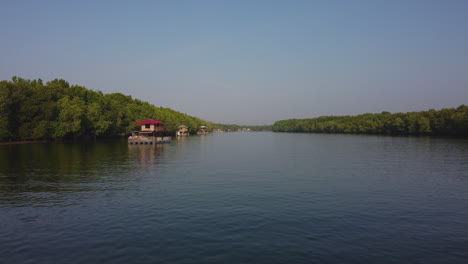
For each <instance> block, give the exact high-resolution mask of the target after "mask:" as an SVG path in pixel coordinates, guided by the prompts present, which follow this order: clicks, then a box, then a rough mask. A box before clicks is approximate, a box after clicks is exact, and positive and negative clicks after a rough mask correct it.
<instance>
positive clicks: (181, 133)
mask: <svg viewBox="0 0 468 264" xmlns="http://www.w3.org/2000/svg"><path fill="white" fill-rule="evenodd" d="M188 135H189V128H188V126H184V125H181V126H179V131H177V132H176V136H178V137H186V136H188Z"/></svg>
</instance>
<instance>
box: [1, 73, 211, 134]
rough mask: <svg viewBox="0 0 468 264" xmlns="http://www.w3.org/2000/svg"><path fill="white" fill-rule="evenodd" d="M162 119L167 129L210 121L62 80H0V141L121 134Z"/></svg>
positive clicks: (203, 123) (207, 124)
mask: <svg viewBox="0 0 468 264" xmlns="http://www.w3.org/2000/svg"><path fill="white" fill-rule="evenodd" d="M148 118H151V119H156V120H160V121H163V122H165V123H166V128H167V130H169V131H176V130H177V129H178V126H179V125H181V124H184V125H186V126H189V127H190V129H191V132H195V131H196V130H197V129H198V128H199V127H200V126H202V125H206V126H208V127H213V123H211V122H207V121H205V120H202V119H199V118H196V117H192V116H189V115H186V114H182V113H180V112H177V111H174V110H172V109H169V108H163V107H156V106H154V105H151V104H149V103H147V102H143V101H140V100H138V99H133V98H132V97H131V96H126V95H123V94H121V93H112V94H103V93H102V92H99V91H93V90H90V89H86V88H85V87H82V86H78V85H70V84H69V83H68V82H67V81H65V80H61V79H55V80H52V81H50V82H47V83H46V84H44V83H43V82H42V80H41V79H38V80H25V79H21V78H17V77H13V78H12V80H11V81H1V82H0V140H28V139H52V138H77V137H111V136H123V135H126V134H128V133H129V132H130V131H132V130H137V129H139V127H135V126H134V125H133V124H134V123H135V122H137V121H141V120H144V119H148Z"/></svg>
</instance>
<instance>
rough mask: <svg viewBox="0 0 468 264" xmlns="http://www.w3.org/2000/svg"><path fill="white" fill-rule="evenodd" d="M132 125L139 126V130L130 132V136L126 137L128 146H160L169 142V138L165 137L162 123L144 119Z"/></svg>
mask: <svg viewBox="0 0 468 264" xmlns="http://www.w3.org/2000/svg"><path fill="white" fill-rule="evenodd" d="M134 125H135V126H138V125H141V130H140V131H132V135H131V136H129V137H128V143H130V144H162V143H170V142H171V137H168V136H167V135H166V129H165V128H164V122H161V121H158V120H153V119H146V120H143V121H140V122H138V123H135V124H134Z"/></svg>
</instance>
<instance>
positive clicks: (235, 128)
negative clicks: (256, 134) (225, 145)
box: [213, 124, 271, 131]
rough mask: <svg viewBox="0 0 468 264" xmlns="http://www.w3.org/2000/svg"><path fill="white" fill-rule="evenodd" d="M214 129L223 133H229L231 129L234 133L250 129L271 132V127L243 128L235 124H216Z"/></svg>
mask: <svg viewBox="0 0 468 264" xmlns="http://www.w3.org/2000/svg"><path fill="white" fill-rule="evenodd" d="M213 128H219V129H222V130H223V131H227V130H228V129H231V130H232V131H238V130H239V129H240V130H242V129H244V128H246V129H247V128H248V129H250V131H271V126H242V125H235V124H214V127H213Z"/></svg>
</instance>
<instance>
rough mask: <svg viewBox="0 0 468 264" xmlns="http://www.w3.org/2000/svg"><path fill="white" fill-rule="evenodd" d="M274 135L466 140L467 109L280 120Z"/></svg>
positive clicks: (467, 132)
mask: <svg viewBox="0 0 468 264" xmlns="http://www.w3.org/2000/svg"><path fill="white" fill-rule="evenodd" d="M273 131H277V132H316V133H359V134H391V135H447V136H464V137H467V136H468V106H465V105H461V106H459V107H458V108H450V109H442V110H438V111H436V110H432V109H431V110H429V111H421V112H411V113H394V114H391V113H389V112H382V113H381V114H362V115H357V116H322V117H318V118H311V119H289V120H281V121H277V122H276V123H275V124H274V125H273Z"/></svg>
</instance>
